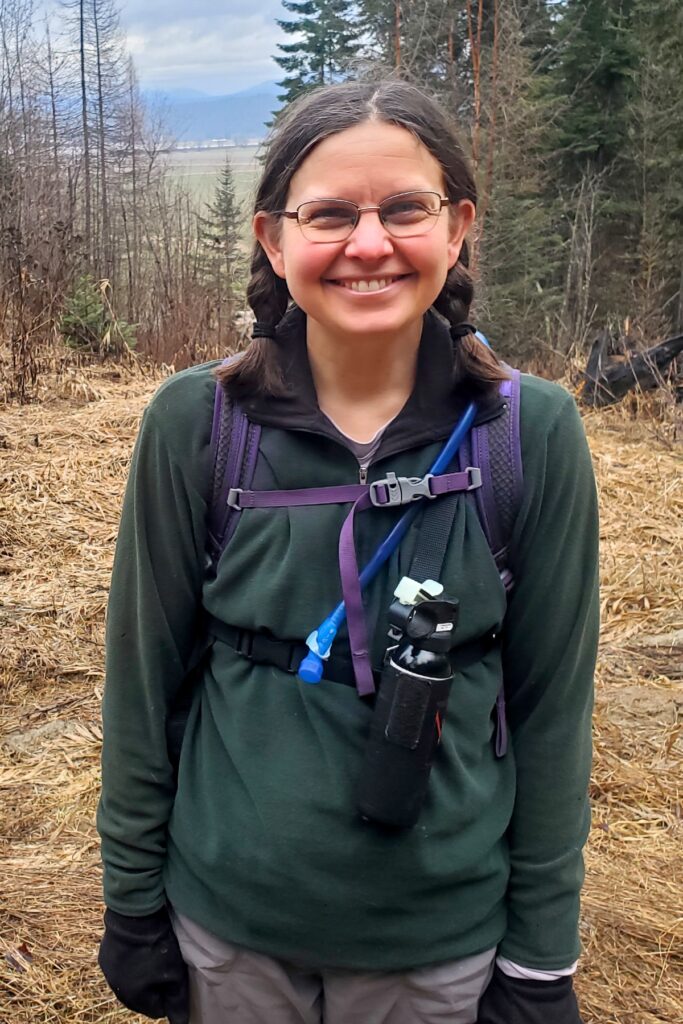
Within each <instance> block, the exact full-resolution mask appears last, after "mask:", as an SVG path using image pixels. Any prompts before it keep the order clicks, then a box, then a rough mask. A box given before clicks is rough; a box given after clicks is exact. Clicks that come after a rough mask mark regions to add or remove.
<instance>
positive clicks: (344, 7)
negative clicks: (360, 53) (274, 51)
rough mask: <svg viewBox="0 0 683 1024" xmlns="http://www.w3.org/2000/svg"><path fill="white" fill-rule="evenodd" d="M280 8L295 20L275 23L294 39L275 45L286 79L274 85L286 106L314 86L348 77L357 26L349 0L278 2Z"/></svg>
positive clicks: (354, 53) (354, 54)
mask: <svg viewBox="0 0 683 1024" xmlns="http://www.w3.org/2000/svg"><path fill="white" fill-rule="evenodd" d="M282 5H283V7H284V8H285V10H287V11H289V12H290V14H292V15H294V16H295V17H294V19H293V20H291V21H284V20H278V25H279V26H280V28H281V29H282V30H283V31H284V32H286V33H287V35H294V36H296V37H297V39H296V41H294V42H292V43H279V44H278V49H279V50H281V51H282V53H283V54H284V56H282V57H275V62H276V63H277V64H279V65H280V67H281V68H282V69H283V71H284V72H285V76H286V77H285V78H284V80H283V81H282V82H280V83H278V84H279V85H280V86H281V87H282V89H283V93H282V94H281V95H280V96H279V97H278V98H279V99H280V100H281V102H282V103H284V104H286V103H290V102H291V101H292V100H293V99H295V98H296V97H297V96H299V95H300V94H301V93H303V92H306V91H307V90H309V89H312V88H314V87H315V86H317V85H329V84H330V83H332V82H339V81H342V80H343V79H344V78H347V77H348V75H349V68H350V64H351V62H352V60H353V59H354V57H355V56H356V43H357V39H358V26H357V24H356V22H355V20H354V16H353V9H352V3H351V0H282Z"/></svg>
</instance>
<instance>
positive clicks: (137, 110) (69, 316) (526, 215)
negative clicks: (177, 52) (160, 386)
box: [0, 0, 683, 400]
mask: <svg viewBox="0 0 683 1024" xmlns="http://www.w3.org/2000/svg"><path fill="white" fill-rule="evenodd" d="M37 15H38V11H37V9H36V8H35V5H34V0H0V34H1V44H2V45H1V48H0V339H1V340H2V342H3V357H2V379H3V390H4V393H5V395H6V396H7V397H14V398H17V397H18V398H19V399H20V400H25V399H27V398H29V397H30V395H31V393H32V389H33V388H34V386H35V383H36V380H37V377H38V374H39V372H40V367H41V365H46V364H47V365H49V364H50V362H51V361H54V359H55V357H59V358H67V357H68V356H69V354H70V353H74V352H75V353H77V354H88V353H90V354H95V355H97V356H103V355H104V354H109V355H116V354H117V353H119V354H120V353H122V352H124V351H125V350H129V349H134V350H135V351H136V352H138V353H141V354H145V355H150V356H151V357H152V358H153V359H155V360H157V361H158V362H165V363H166V364H169V365H175V366H183V365H187V364H188V363H190V362H195V361H197V360H198V359H200V358H204V357H207V356H209V355H212V354H214V353H217V352H220V351H224V350H228V349H230V348H233V347H234V346H235V345H236V344H238V341H239V337H240V324H241V323H242V320H243V312H244V284H245V279H246V275H247V266H248V254H247V252H246V251H245V243H244V238H245V224H246V223H247V222H248V216H249V211H248V210H247V209H245V208H244V205H241V206H240V204H239V203H237V201H236V199H235V193H234V183H233V181H232V174H231V169H230V166H229V164H227V165H226V167H225V169H224V171H223V173H222V175H221V177H220V180H219V181H218V183H217V188H216V194H215V197H214V199H213V200H212V201H211V202H210V203H209V204H198V203H197V202H196V200H195V199H193V197H192V195H191V194H189V193H188V192H187V190H186V189H185V188H184V187H183V186H182V184H178V182H177V181H176V180H174V179H173V177H172V176H171V175H169V173H168V166H167V164H166V162H165V161H164V154H165V152H167V150H168V148H169V147H170V146H171V145H172V139H171V138H170V136H169V134H168V132H167V131H166V129H165V127H164V124H163V117H161V116H160V115H159V113H158V111H154V110H150V109H147V108H146V106H145V103H144V102H143V100H142V98H141V92H140V88H139V85H138V81H137V77H136V71H135V66H134V63H133V61H132V58H131V56H130V54H129V53H127V51H126V45H125V37H124V34H123V32H122V30H121V25H120V18H119V11H118V9H117V7H116V0H67V2H65V3H64V4H63V5H62V7H61V9H60V16H59V22H58V25H57V26H56V28H55V26H54V24H50V23H49V22H48V21H41V20H40V18H39V17H38V16H37ZM279 24H280V26H281V28H282V29H283V32H284V38H285V39H286V40H287V41H286V42H284V43H283V44H281V45H280V46H279V48H278V53H276V54H274V55H273V56H274V58H275V60H276V62H277V63H278V65H279V66H280V68H281V71H282V81H281V88H282V93H281V94H280V97H279V100H280V103H281V104H285V103H286V102H287V101H288V100H290V99H291V98H293V97H294V96H296V95H298V94H299V93H300V92H302V91H305V90H308V89H310V88H314V87H315V86H316V85H318V84H320V83H330V82H337V81H341V80H344V79H346V78H349V77H354V76H365V77H367V76H377V75H384V74H400V75H404V76H406V77H408V78H410V79H411V80H413V81H415V82H417V83H419V84H421V85H422V86H424V87H425V88H426V89H428V90H430V91H432V92H433V93H435V94H436V95H437V96H438V97H439V99H440V100H441V102H442V103H443V104H444V105H445V107H446V108H447V109H448V111H449V112H450V113H451V114H452V117H453V119H454V122H455V123H456V124H457V126H458V129H459V134H460V139H461V142H462V144H463V146H464V147H465V149H466V151H467V153H468V155H469V157H470V159H471V162H472V165H473V167H474V170H475V173H476V179H477V185H478V193H479V203H478V218H477V226H476V229H475V236H474V238H473V240H472V241H473V245H472V249H473V269H474V271H475V279H476V283H477V290H476V309H475V313H476V317H477V322H478V323H479V324H480V325H481V327H482V329H483V330H484V331H485V333H486V334H487V335H489V336H490V337H491V338H492V339H493V340H494V343H495V345H496V347H497V349H498V350H499V351H500V352H501V354H502V355H503V356H505V357H506V358H508V359H511V360H513V361H514V362H515V363H516V364H518V365H530V366H535V367H536V368H539V369H541V370H542V371H543V372H546V373H549V374H552V373H556V372H559V371H560V370H561V369H562V367H563V366H564V364H565V361H566V360H567V358H568V357H574V356H578V357H579V358H581V359H583V358H585V356H586V355H587V351H588V348H589V346H590V343H591V341H592V340H593V338H594V337H595V335H596V333H597V332H598V331H599V330H603V331H607V332H608V335H609V338H610V339H612V340H611V341H610V344H612V345H616V347H617V351H618V347H619V344H620V342H619V339H620V338H623V337H626V339H627V343H628V346H629V351H630V350H632V349H633V348H639V347H640V348H642V347H646V346H647V345H652V344H654V343H655V342H657V341H660V340H662V339H665V338H667V337H670V336H672V335H676V334H680V332H681V330H683V232H682V231H681V226H682V224H683V84H682V83H683V6H682V5H681V4H680V3H679V0H563V2H554V0H283V10H282V19H281V20H280V22H279ZM273 116H274V119H275V120H276V119H277V111H274V115H273Z"/></svg>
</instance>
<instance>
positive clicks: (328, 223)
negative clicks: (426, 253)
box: [297, 192, 441, 242]
mask: <svg viewBox="0 0 683 1024" xmlns="http://www.w3.org/2000/svg"><path fill="white" fill-rule="evenodd" d="M373 209H374V207H373ZM360 212H361V211H360V208H359V207H358V206H356V204H355V203H351V202H349V201H348V200H346V199H314V200H312V201H311V202H308V203H302V204H301V206H299V207H298V209H297V214H298V221H299V226H300V228H301V230H302V232H303V234H304V237H306V238H308V239H310V240H311V241H315V242H341V241H344V240H345V239H346V238H348V237H349V235H350V234H351V233H352V231H353V229H354V228H355V226H356V224H357V223H358V220H359V218H360ZM440 212H441V196H440V195H439V194H438V193H436V192H405V193H403V194H402V195H398V196H390V197H389V198H388V199H385V200H384V202H382V203H380V205H379V218H380V220H381V222H382V224H383V225H384V227H385V228H386V230H387V231H388V232H389V234H390V235H393V236H394V237H395V238H407V237H409V236H410V235H418V234H424V233H426V232H427V231H430V230H431V229H432V228H433V227H434V224H435V223H436V217H437V216H438V214H439V213H440Z"/></svg>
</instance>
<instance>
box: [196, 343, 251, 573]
mask: <svg viewBox="0 0 683 1024" xmlns="http://www.w3.org/2000/svg"><path fill="white" fill-rule="evenodd" d="M235 358H236V357H235V356H233V357H231V358H230V359H226V360H224V362H223V365H224V366H225V365H226V364H228V363H230V362H232V361H233V360H234V359H235ZM260 438H261V428H260V427H259V426H258V425H257V424H256V423H252V422H251V421H250V420H249V419H248V418H247V415H246V413H245V412H244V411H243V409H242V408H241V406H240V405H238V404H237V403H236V402H233V401H232V400H231V399H230V396H229V395H228V393H227V392H226V391H225V389H224V388H223V387H222V385H221V384H220V383H217V384H216V393H215V397H214V403H213V422H212V425H211V453H212V466H213V483H212V487H211V505H210V508H209V519H208V531H209V554H210V556H211V560H212V562H213V564H214V565H215V564H216V563H217V562H218V560H219V559H220V557H221V555H222V553H223V551H224V549H225V547H226V545H227V543H228V541H229V540H230V538H231V537H232V535H233V533H234V532H235V529H236V527H237V522H238V520H239V516H240V509H239V508H236V507H231V506H229V505H228V494H229V493H230V490H231V488H233V487H242V488H248V487H250V486H251V482H252V479H253V477H254V470H255V468H256V460H257V458H258V446H259V440H260Z"/></svg>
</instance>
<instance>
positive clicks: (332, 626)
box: [298, 331, 491, 683]
mask: <svg viewBox="0 0 683 1024" xmlns="http://www.w3.org/2000/svg"><path fill="white" fill-rule="evenodd" d="M476 336H477V338H479V340H480V341H481V342H483V343H484V345H486V347H487V348H490V347H491V346H490V345H489V342H488V339H487V338H486V337H485V336H484V335H483V334H482V333H481V331H476ZM476 412H477V407H476V404H475V403H474V402H470V404H469V405H468V406H467V408H466V409H465V411H464V413H463V414H462V416H461V417H460V419H459V420H458V422H457V423H456V425H455V427H454V428H453V431H452V433H451V436H450V437H449V438H448V440H447V441H446V444H445V445H444V446H443V448H442V449H441V451H440V452H439V454H438V456H437V458H436V460H435V462H434V464H433V466H432V467H431V469H430V470H429V472H430V473H434V474H437V473H445V471H446V470H447V469H448V467H449V465H450V463H451V460H452V459H453V457H454V456H455V453H456V452H457V450H458V448H459V447H460V445H461V444H462V442H463V440H464V438H465V435H466V434H467V432H468V430H469V429H470V427H471V426H472V423H473V422H474V417H475V415H476ZM421 505H422V502H420V501H418V502H415V504H414V505H411V506H410V507H409V508H408V509H407V510H406V511H405V512H404V513H403V515H402V516H401V518H400V519H399V521H398V522H397V523H396V524H395V525H394V527H393V528H392V529H391V531H390V532H389V533H388V534H387V536H386V537H385V538H384V540H383V541H382V543H381V544H380V546H379V547H378V548H377V550H376V551H375V553H374V555H373V556H372V558H371V559H370V561H369V562H368V564H367V565H366V566H365V568H364V569H363V570H362V572H361V573H360V575H359V579H360V585H361V589H363V587H365V586H366V584H368V583H369V582H370V580H372V579H374V577H375V576H376V575H377V572H378V570H379V569H380V568H381V566H382V565H384V563H385V562H386V560H387V559H388V558H389V557H390V556H391V555H392V554H393V553H394V551H395V550H396V548H397V547H398V546H399V544H400V543H401V541H402V540H403V538H404V537H405V535H406V533H407V531H408V527H409V526H410V524H411V523H412V521H413V519H414V518H415V516H416V515H417V513H418V512H419V510H420V506H421ZM345 618H346V606H345V605H344V602H343V601H341V602H340V603H339V604H338V605H337V607H336V608H335V609H334V611H333V612H332V614H331V615H328V616H327V618H326V619H324V621H323V622H321V623H320V625H319V626H318V628H317V629H314V630H313V632H312V633H311V634H309V636H308V638H307V640H306V646H307V647H308V654H307V655H305V657H304V658H302V661H301V664H300V665H299V671H298V676H299V679H301V680H302V681H303V682H305V683H319V682H320V680H321V679H322V675H323V668H324V660H325V658H327V657H329V654H330V649H331V647H332V644H333V643H334V639H335V637H336V635H337V631H338V630H339V627H340V626H341V624H342V622H343V621H344V619H345Z"/></svg>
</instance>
